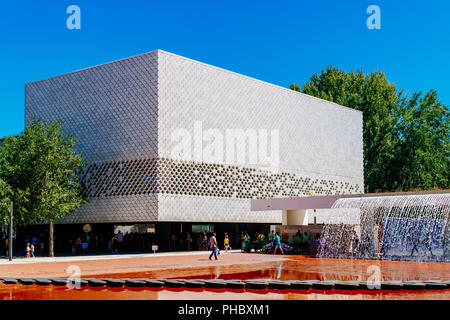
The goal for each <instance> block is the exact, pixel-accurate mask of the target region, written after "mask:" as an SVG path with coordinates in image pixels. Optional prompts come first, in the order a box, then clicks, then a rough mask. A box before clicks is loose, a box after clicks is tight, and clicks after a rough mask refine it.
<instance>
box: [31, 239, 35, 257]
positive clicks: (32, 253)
mask: <svg viewBox="0 0 450 320" xmlns="http://www.w3.org/2000/svg"><path fill="white" fill-rule="evenodd" d="M30 257H32V258H36V257H35V256H34V244H33V243H31V245H30Z"/></svg>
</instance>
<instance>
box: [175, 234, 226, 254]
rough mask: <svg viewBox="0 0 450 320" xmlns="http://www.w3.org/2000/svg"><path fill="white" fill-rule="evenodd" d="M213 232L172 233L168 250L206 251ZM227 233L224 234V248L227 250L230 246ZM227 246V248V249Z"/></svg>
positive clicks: (209, 247)
mask: <svg viewBox="0 0 450 320" xmlns="http://www.w3.org/2000/svg"><path fill="white" fill-rule="evenodd" d="M213 236H214V233H213V232H208V233H206V232H203V233H201V232H193V233H191V232H187V231H186V232H180V233H179V234H178V235H176V234H175V233H173V234H172V235H171V237H170V251H190V250H199V251H207V250H209V249H211V238H212V237H213ZM230 243H231V242H230V238H229V236H228V233H226V232H225V234H224V249H225V250H226V251H228V250H229V249H230V248H231V245H230ZM227 248H228V249H227Z"/></svg>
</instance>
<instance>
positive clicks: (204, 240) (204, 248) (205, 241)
mask: <svg viewBox="0 0 450 320" xmlns="http://www.w3.org/2000/svg"><path fill="white" fill-rule="evenodd" d="M202 250H204V251H206V250H208V237H207V236H206V233H203V242H202Z"/></svg>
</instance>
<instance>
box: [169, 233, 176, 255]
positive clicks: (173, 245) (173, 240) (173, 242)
mask: <svg viewBox="0 0 450 320" xmlns="http://www.w3.org/2000/svg"><path fill="white" fill-rule="evenodd" d="M176 247H177V236H176V235H175V233H172V237H171V238H170V250H171V251H174V250H175V249H176Z"/></svg>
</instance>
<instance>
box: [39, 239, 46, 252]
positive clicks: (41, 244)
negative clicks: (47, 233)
mask: <svg viewBox="0 0 450 320" xmlns="http://www.w3.org/2000/svg"><path fill="white" fill-rule="evenodd" d="M39 246H40V250H39V253H40V254H44V249H45V243H44V240H43V239H42V238H41V240H40V243H39Z"/></svg>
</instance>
